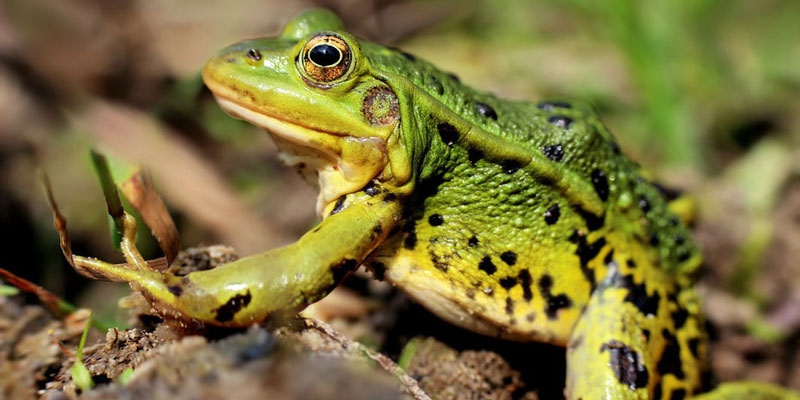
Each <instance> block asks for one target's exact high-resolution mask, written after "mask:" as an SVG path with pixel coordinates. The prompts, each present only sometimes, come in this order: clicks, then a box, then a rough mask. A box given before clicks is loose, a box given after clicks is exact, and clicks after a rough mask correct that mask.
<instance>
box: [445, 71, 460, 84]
mask: <svg viewBox="0 0 800 400" xmlns="http://www.w3.org/2000/svg"><path fill="white" fill-rule="evenodd" d="M447 76H448V77H449V78H450V79H452V80H453V81H455V82H456V83H461V79H460V78H459V77H458V75H456V74H454V73H452V72H448V73H447Z"/></svg>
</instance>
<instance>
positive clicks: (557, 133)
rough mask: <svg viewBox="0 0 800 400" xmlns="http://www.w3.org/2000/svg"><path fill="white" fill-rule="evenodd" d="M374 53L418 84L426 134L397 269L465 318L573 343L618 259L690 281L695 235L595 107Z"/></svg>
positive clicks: (417, 289)
mask: <svg viewBox="0 0 800 400" xmlns="http://www.w3.org/2000/svg"><path fill="white" fill-rule="evenodd" d="M366 46H373V45H370V44H367V45H366ZM365 51H368V52H370V56H369V58H370V61H371V62H373V63H374V64H376V65H378V66H377V67H375V68H376V69H379V70H380V71H381V73H382V74H385V75H386V76H387V82H389V83H390V84H392V82H396V80H397V79H401V80H403V79H404V80H405V81H406V82H410V83H411V85H410V86H407V87H406V88H405V89H406V90H407V88H408V87H411V88H413V89H414V90H417V92H415V93H413V94H412V95H411V96H410V97H412V98H413V99H412V100H411V101H410V103H412V104H414V105H415V107H413V109H414V110H413V112H410V113H404V114H403V118H405V119H414V121H413V124H409V122H408V121H405V123H406V125H403V128H404V129H405V130H406V132H403V134H404V135H418V134H419V135H422V136H424V137H425V138H426V140H425V142H426V143H425V150H426V153H425V154H424V156H423V157H424V162H421V163H420V165H419V166H417V168H416V173H417V175H416V179H417V182H416V188H415V189H414V201H412V202H411V204H410V205H409V206H408V207H407V214H408V215H406V216H405V217H406V218H407V222H406V224H405V227H404V229H403V230H402V232H400V233H399V234H397V235H395V236H394V237H392V238H390V240H389V242H388V243H386V244H385V245H384V246H382V248H380V249H379V250H378V251H377V252H376V254H375V256H374V257H373V264H374V267H375V268H376V269H378V270H379V271H380V272H383V271H384V270H386V272H385V274H386V277H387V278H388V279H390V280H392V281H393V282H395V283H397V284H398V285H399V286H401V287H403V288H404V289H406V290H407V291H409V292H410V293H411V294H412V296H414V297H417V298H418V300H419V301H421V302H422V303H426V304H427V305H428V306H429V307H430V308H432V309H433V310H434V311H437V312H438V313H439V314H440V315H442V316H443V317H445V318H447V319H450V320H451V321H454V322H456V323H458V324H460V325H464V326H467V327H468V328H471V329H474V330H478V331H483V332H485V333H490V334H495V335H501V336H510V337H514V338H517V339H522V340H543V341H548V342H554V343H561V344H563V343H565V342H566V340H567V338H568V337H569V332H570V331H571V329H572V327H573V325H574V323H575V321H576V319H577V318H578V317H579V315H580V313H581V310H582V308H583V307H584V306H585V304H586V302H587V301H588V299H589V297H590V295H591V293H592V291H593V289H594V288H595V287H597V285H598V284H599V283H600V282H601V281H602V280H603V278H604V277H605V276H606V271H607V270H608V265H609V264H612V263H613V264H614V265H617V266H619V268H621V269H622V271H621V273H622V274H623V275H625V276H629V278H628V279H630V280H631V281H632V282H636V283H637V284H642V285H644V281H645V279H649V278H647V277H646V276H645V275H647V274H651V272H649V271H650V269H653V270H657V271H658V272H657V273H658V274H663V275H664V276H665V279H666V282H669V283H668V284H665V286H664V288H663V292H664V296H667V293H666V292H670V293H673V294H672V296H673V297H674V296H675V293H676V291H678V290H679V289H678V288H674V287H672V282H673V281H674V279H673V275H679V276H686V278H685V279H683V280H684V281H685V282H683V284H685V285H687V286H688V284H689V282H690V281H691V278H690V277H688V274H687V273H688V272H689V271H693V270H694V269H696V267H697V265H698V264H699V256H698V255H697V250H696V247H695V245H694V243H693V241H692V239H691V237H690V235H688V233H686V232H685V228H684V227H683V226H682V225H681V224H680V223H679V222H678V221H677V219H676V218H675V217H674V216H673V215H672V214H671V213H670V212H669V211H668V208H667V200H666V199H665V198H664V197H663V196H662V195H661V193H659V191H658V189H657V188H656V187H655V186H653V185H652V184H650V182H648V181H647V180H646V179H644V178H643V177H642V176H641V175H640V173H639V168H638V166H637V165H636V164H635V163H633V162H631V161H630V160H628V159H627V158H626V157H625V156H624V155H622V154H621V152H620V150H619V147H618V146H617V143H616V141H615V140H614V138H613V137H612V135H611V134H610V133H609V132H608V130H607V129H606V128H605V127H604V126H603V125H602V124H601V123H600V122H599V120H598V118H597V117H596V115H595V114H594V113H593V112H592V110H591V109H590V108H589V107H587V106H585V105H582V104H580V103H567V102H563V101H553V102H540V103H531V102H525V101H508V100H502V99H499V98H497V97H495V96H492V95H489V94H486V93H482V92H479V91H476V90H474V89H472V88H469V87H467V86H465V85H463V84H461V83H460V82H459V81H458V79H457V78H455V77H454V76H452V75H450V74H446V73H443V72H441V71H439V70H437V69H436V68H435V67H433V66H432V65H430V64H429V63H427V62H425V61H422V60H418V59H416V58H415V57H413V56H411V55H407V54H405V53H402V52H399V51H396V50H392V49H387V48H383V47H380V46H375V47H370V48H367V49H365ZM412 65H413V67H412ZM400 76H402V77H403V78H398V77H400ZM395 90H396V91H398V92H401V91H402V90H404V88H403V87H401V86H400V85H398V86H397V87H396V88H395ZM410 129H415V130H417V132H414V133H410V132H408V130H410ZM416 140H418V139H416ZM632 265H638V266H640V267H639V268H638V271H634V270H633V269H632V268H631V267H630V266H632ZM629 269H630V271H629ZM644 271H647V272H644ZM684 272H687V273H684ZM421 276H424V277H425V278H424V279H421V278H420V277H421ZM654 290H655V289H649V288H648V291H647V293H652V292H653V291H654ZM659 290H662V289H659ZM663 312H666V310H664V311H663Z"/></svg>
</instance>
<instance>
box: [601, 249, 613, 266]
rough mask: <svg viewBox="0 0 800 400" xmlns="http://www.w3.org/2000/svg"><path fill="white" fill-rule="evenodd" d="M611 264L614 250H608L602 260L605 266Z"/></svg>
mask: <svg viewBox="0 0 800 400" xmlns="http://www.w3.org/2000/svg"><path fill="white" fill-rule="evenodd" d="M612 262H614V249H611V250H609V251H608V253H606V256H605V258H603V263H604V264H605V265H609V264H611V263H612Z"/></svg>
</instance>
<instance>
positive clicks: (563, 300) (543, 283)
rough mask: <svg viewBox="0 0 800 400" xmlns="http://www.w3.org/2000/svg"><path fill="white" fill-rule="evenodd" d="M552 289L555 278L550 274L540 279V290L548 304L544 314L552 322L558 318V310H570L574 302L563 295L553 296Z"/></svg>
mask: <svg viewBox="0 0 800 400" xmlns="http://www.w3.org/2000/svg"><path fill="white" fill-rule="evenodd" d="M552 289H553V278H552V277H551V276H550V275H549V274H544V275H542V277H541V278H540V279H539V290H540V291H541V293H542V297H543V298H544V301H545V303H546V306H545V310H544V312H545V314H546V315H547V319H549V320H551V321H553V320H555V319H557V318H558V310H560V309H562V308H569V307H570V306H571V305H572V300H570V298H569V297H568V296H567V295H565V294H563V293H562V294H559V295H556V296H553V293H552V292H551V290H552Z"/></svg>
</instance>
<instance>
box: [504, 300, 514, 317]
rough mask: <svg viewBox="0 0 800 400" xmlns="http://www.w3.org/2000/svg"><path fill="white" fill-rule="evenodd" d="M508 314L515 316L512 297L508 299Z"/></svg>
mask: <svg viewBox="0 0 800 400" xmlns="http://www.w3.org/2000/svg"><path fill="white" fill-rule="evenodd" d="M506 314H508V315H514V300H512V299H511V297H506Z"/></svg>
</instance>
